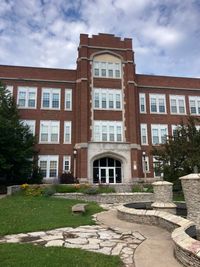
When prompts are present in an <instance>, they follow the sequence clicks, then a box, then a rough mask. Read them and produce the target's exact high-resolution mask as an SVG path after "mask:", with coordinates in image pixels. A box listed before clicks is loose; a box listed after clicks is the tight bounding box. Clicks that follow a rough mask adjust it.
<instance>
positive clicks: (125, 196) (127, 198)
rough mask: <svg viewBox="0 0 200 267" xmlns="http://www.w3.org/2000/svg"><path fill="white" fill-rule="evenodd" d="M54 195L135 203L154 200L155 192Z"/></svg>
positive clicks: (57, 194) (57, 195)
mask: <svg viewBox="0 0 200 267" xmlns="http://www.w3.org/2000/svg"><path fill="white" fill-rule="evenodd" d="M54 197H60V198H66V199H77V200H83V201H95V202H98V203H104V204H106V203H133V202H154V194H153V193H102V194H94V195H90V194H83V193H56V194H54Z"/></svg>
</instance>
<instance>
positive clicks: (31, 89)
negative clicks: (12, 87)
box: [17, 86, 37, 109]
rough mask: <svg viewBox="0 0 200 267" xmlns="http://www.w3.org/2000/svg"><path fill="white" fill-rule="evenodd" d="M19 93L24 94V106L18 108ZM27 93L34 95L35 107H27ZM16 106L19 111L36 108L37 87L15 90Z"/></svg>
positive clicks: (23, 87)
mask: <svg viewBox="0 0 200 267" xmlns="http://www.w3.org/2000/svg"><path fill="white" fill-rule="evenodd" d="M20 92H23V93H25V106H19V100H20V97H19V96H20ZM29 93H35V99H34V100H35V106H34V107H29V105H28V101H29ZM17 105H18V108H19V109H36V108H37V87H30V86H18V88H17Z"/></svg>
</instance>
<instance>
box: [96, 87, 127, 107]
mask: <svg viewBox="0 0 200 267" xmlns="http://www.w3.org/2000/svg"><path fill="white" fill-rule="evenodd" d="M93 103H94V104H93V105H94V108H95V109H115V110H121V108H122V92H121V90H117V89H101V88H95V89H94V99H93Z"/></svg>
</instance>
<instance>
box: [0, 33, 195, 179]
mask: <svg viewBox="0 0 200 267" xmlns="http://www.w3.org/2000/svg"><path fill="white" fill-rule="evenodd" d="M94 62H103V64H104V63H106V64H111V66H115V68H117V66H120V70H119V71H120V75H119V77H107V76H106V77H105V76H104V77H100V76H101V75H100V76H98V75H96V76H95V75H94ZM102 66H103V65H102ZM106 66H107V65H106ZM108 66H109V65H108ZM106 68H107V71H108V73H109V71H110V72H111V73H109V75H111V76H112V75H113V70H110V69H109V67H106ZM100 71H103V70H101V69H100ZM114 71H115V70H114ZM116 75H118V74H117V71H116ZM0 80H2V81H3V82H4V83H5V84H6V85H7V86H12V87H13V96H14V97H15V98H16V100H17V99H18V97H19V96H18V94H19V87H20V86H25V87H36V88H37V105H36V108H35V109H33V108H20V116H21V118H22V120H34V121H35V134H36V137H37V138H38V140H39V143H38V148H39V151H40V152H39V154H40V155H43V156H45V155H48V156H51V155H56V156H58V162H57V164H58V168H57V169H58V173H57V176H58V177H59V176H60V175H61V174H62V172H63V157H64V156H69V157H70V170H71V172H72V173H73V174H74V175H75V176H77V177H78V178H79V179H80V180H82V181H89V182H91V183H93V178H94V177H93V176H94V174H93V164H94V161H95V160H98V159H101V158H112V159H114V160H119V161H120V162H121V172H120V174H117V171H116V170H114V175H115V176H117V175H121V182H122V183H132V182H133V181H137V180H138V179H140V178H144V177H146V178H147V179H149V180H150V178H153V177H154V176H155V174H154V170H153V158H152V156H151V155H150V151H151V149H152V125H167V131H168V134H172V127H171V125H178V124H179V123H180V120H181V119H182V118H183V119H185V118H186V116H187V115H189V114H190V111H191V107H190V102H189V97H191V96H195V97H198V96H199V97H200V79H193V78H181V77H165V76H153V75H141V74H136V73H135V63H134V52H133V48H132V40H131V39H128V38H125V39H124V40H122V39H120V38H119V37H115V36H114V35H111V34H99V35H94V36H92V37H88V35H87V34H81V35H80V44H79V47H78V58H77V67H76V69H75V70H65V69H49V68H37V67H19V66H3V65H0ZM42 88H60V89H61V90H60V92H61V94H60V108H59V109H44V108H42V90H43V89H42ZM95 88H97V89H98V90H99V92H100V94H101V90H103V91H102V92H105V90H108V93H107V95H106V97H107V100H106V101H107V105H113V103H111V102H112V101H111V102H109V101H110V100H108V97H110V98H111V99H112V97H113V96H114V98H115V95H113V96H112V92H117V93H118V94H119V95H121V100H120V101H121V103H120V105H121V107H120V108H119V109H117V108H108V107H107V108H94V89H95ZM65 89H71V92H72V110H65ZM114 94H115V93H114ZM140 94H144V95H145V102H146V103H145V109H146V112H145V113H141V112H140V100H139V95H140ZM152 94H153V95H157V96H158V97H159V96H160V95H164V100H165V112H163V113H162V112H157V113H152V112H151V110H150V109H151V107H150V95H152ZM171 96H175V98H176V97H177V99H178V96H184V99H185V112H183V113H182V114H179V112H177V114H172V112H171V106H170V105H171V103H170V97H171ZM116 97H117V96H116ZM116 99H117V98H116ZM100 101H101V100H100ZM102 101H103V100H102ZM116 101H117V100H116ZM158 101H160V100H158ZM177 101H179V100H177ZM102 103H103V102H102ZM108 103H109V104H108ZM177 103H178V104H177V105H179V102H177ZM199 103H200V102H199ZM102 105H103V104H102ZM158 105H160V104H159V103H158ZM158 108H160V107H158ZM41 121H59V122H60V128H59V143H57V144H53V143H45V144H41V143H40V138H39V136H40V131H41V129H40V128H41V127H40V123H41ZM65 121H69V122H71V125H72V127H71V142H70V144H67V143H66V144H65V143H64V122H65ZM105 121H106V122H108V126H106V127H107V128H106V129H107V131H109V133H108V134H107V137H106V138H109V136H110V138H113V137H112V132H111V131H113V129H114V128H112V126H113V125H114V124H115V123H116V125H118V124H117V122H120V123H121V125H122V126H121V127H122V137H119V138H122V139H121V140H120V141H117V140H114V141H107V142H103V141H98V140H96V139H95V138H97V137H95V134H94V127H95V126H94V124H95V123H97V124H98V123H102V125H103V123H104V122H105ZM112 122H113V123H112ZM141 124H145V125H146V127H147V136H146V138H147V139H148V142H147V144H146V145H142V144H141V131H140V125H141ZM103 127H104V128H105V126H102V132H101V134H100V135H102V136H103V131H104V128H103ZM97 128H98V127H97ZM116 129H118V130H119V128H117V126H116V128H115V131H117V130H116ZM114 134H115V137H116V136H117V133H114ZM102 138H103V137H102ZM116 138H118V137H116ZM74 149H75V150H76V152H77V155H76V156H74ZM144 151H145V152H146V158H148V161H149V163H148V165H149V167H148V169H147V171H145V173H144V171H143V167H142V160H143V159H142V152H144ZM116 164H117V163H116ZM112 171H113V169H112V168H110V167H109V166H107V169H106V170H105V173H104V170H102V173H99V174H97V176H98V177H99V175H100V176H101V177H103V175H104V176H106V179H107V180H104V181H103V182H105V181H106V182H109V181H110V182H111V183H112V182H113V180H112V179H111V180H109V175H113V173H112ZM114 182H116V177H115V178H114ZM118 182H119V181H118Z"/></svg>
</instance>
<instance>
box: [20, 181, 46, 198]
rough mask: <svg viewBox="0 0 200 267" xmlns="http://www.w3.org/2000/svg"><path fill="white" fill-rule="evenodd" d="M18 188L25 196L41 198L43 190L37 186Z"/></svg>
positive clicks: (25, 185)
mask: <svg viewBox="0 0 200 267" xmlns="http://www.w3.org/2000/svg"><path fill="white" fill-rule="evenodd" d="M20 188H21V189H22V192H23V193H24V195H26V196H34V197H35V196H41V195H42V192H43V189H42V188H41V187H40V186H39V185H31V186H30V185H28V184H22V185H21V186H20Z"/></svg>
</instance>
